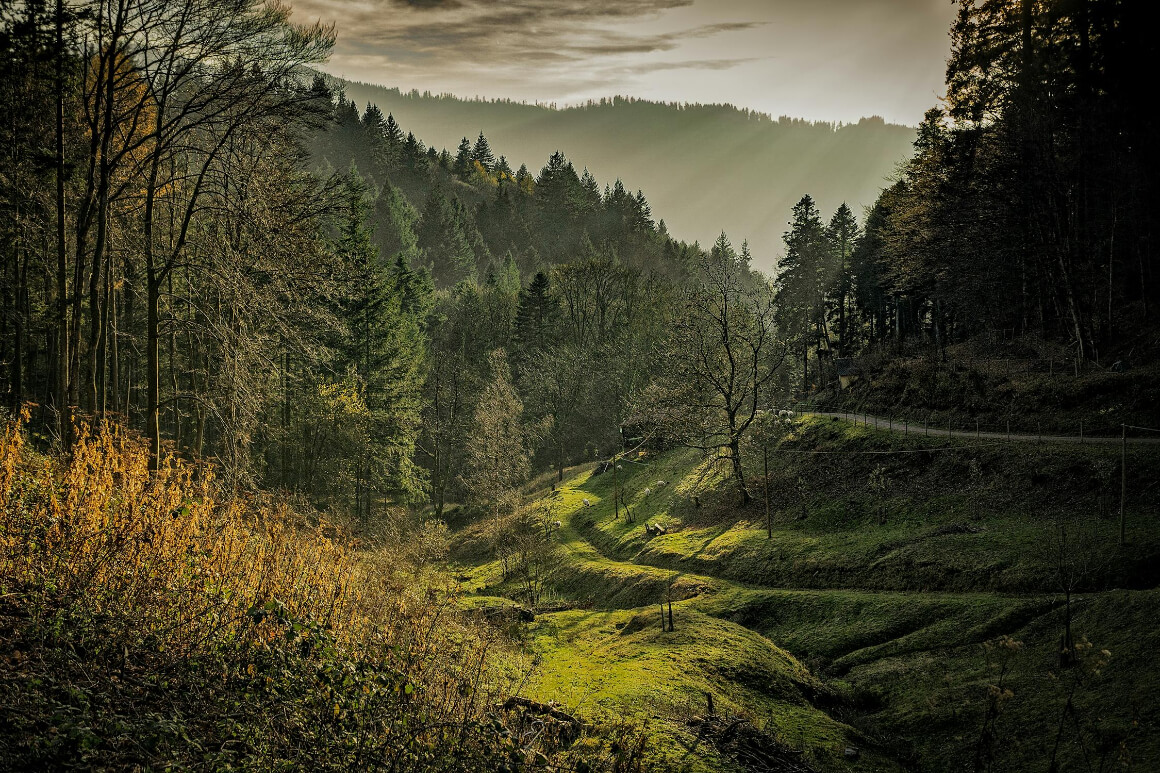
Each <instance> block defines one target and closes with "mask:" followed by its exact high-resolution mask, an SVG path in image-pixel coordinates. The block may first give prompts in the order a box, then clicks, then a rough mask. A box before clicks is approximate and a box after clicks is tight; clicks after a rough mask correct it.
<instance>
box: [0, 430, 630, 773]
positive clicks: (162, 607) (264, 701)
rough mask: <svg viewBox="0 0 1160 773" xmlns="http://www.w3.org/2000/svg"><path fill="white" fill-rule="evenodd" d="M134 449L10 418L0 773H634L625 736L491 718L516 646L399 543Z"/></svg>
mask: <svg viewBox="0 0 1160 773" xmlns="http://www.w3.org/2000/svg"><path fill="white" fill-rule="evenodd" d="M147 459H148V457H147V450H146V447H145V446H144V444H143V443H141V442H140V441H139V440H137V439H135V438H133V437H130V436H127V435H126V434H124V433H122V432H121V431H119V430H118V429H117V428H116V427H113V426H102V427H100V428H97V429H91V428H87V427H80V428H78V430H77V441H76V443H75V445H74V447H73V448H72V449H71V452H70V453H69V454H68V455H67V456H65V457H59V458H58V457H51V456H42V455H40V454H37V453H36V452H34V451H33V450H32V449H30V448H29V447H28V446H27V444H26V442H25V437H24V435H23V428H22V421H21V420H20V419H14V420H10V421H8V422H6V424H5V426H4V429H3V436H2V438H0V659H2V660H3V664H4V665H3V668H2V669H0V768H2V769H14V770H15V769H50V768H51V769H125V768H136V769H149V768H160V767H180V768H195V769H213V770H237V769H249V770H269V769H301V768H308V769H312V770H322V769H390V770H399V771H408V770H413V771H433V770H449V771H450V770H463V771H467V770H523V769H532V768H538V767H541V766H545V765H549V764H551V765H553V766H554V767H556V768H557V769H575V770H600V769H607V770H625V771H628V770H632V769H635V767H634V766H635V765H637V764H638V762H637V761H638V759H639V756H640V743H638V740H639V738H638V734H637V733H636V730H635V729H634V728H632V727H628V726H619V727H616V728H611V729H605V730H603V731H601V730H600V729H599V728H597V729H593V728H587V729H586V731H585V732H584V733H583V734H581V737H580V738H577V732H576V729H575V728H571V727H563V726H560V725H559V723H554V722H552V721H550V718H542V717H537V716H533V715H530V714H528V713H527V712H525V711H523V710H522V709H521V710H520V711H505V710H503V708H502V702H503V701H504V699H505V698H507V697H508V696H509V695H510V694H511V693H512V691H513V690H514V689H515V688H516V686H517V684H518V683H519V680H521V679H523V678H526V667H525V666H524V665H523V664H522V663H521V661H520V659H519V656H518V655H517V654H516V652H515V651H514V650H512V649H510V648H508V647H507V644H506V642H505V641H504V640H503V639H502V637H501V636H500V635H499V634H498V633H497V632H495V631H494V630H492V629H490V628H488V627H486V626H483V627H479V626H474V627H473V626H471V625H470V624H468V622H467V621H466V620H464V619H463V618H462V617H461V616H460V615H459V614H458V613H457V612H455V611H454V608H455V605H454V597H453V594H451V593H449V592H447V589H444V588H440V587H439V586H438V585H437V584H432V583H430V582H425V583H422V582H417V581H415V578H414V577H408V575H407V574H406V573H404V572H400V571H399V566H400V560H401V559H400V552H399V551H398V550H395V549H392V547H391V546H379V547H378V548H376V549H374V550H361V551H360V550H356V549H354V548H353V547H352V545H351V544H349V542H348V541H347V540H345V539H344V538H343V537H342V534H341V532H340V531H338V532H336V530H335V529H334V528H333V527H331V526H328V525H327V524H325V523H320V522H319V520H318V519H317V517H307V516H305V515H302V514H300V513H297V512H295V511H293V510H292V509H290V508H289V507H287V506H285V505H284V504H281V503H280V502H279V501H278V500H277V498H275V497H273V496H270V495H261V494H236V493H231V492H228V491H224V490H222V488H220V487H219V486H218V484H217V483H216V482H215V480H214V477H213V474H212V470H210V469H205V468H194V467H193V466H191V465H189V464H186V463H184V462H182V461H180V460H178V459H174V458H170V459H168V460H166V461H165V462H164V464H163V465H162V466H161V469H160V470H158V471H157V472H155V473H150V471H149V469H148V462H147ZM498 653H502V657H497V656H496V654H498Z"/></svg>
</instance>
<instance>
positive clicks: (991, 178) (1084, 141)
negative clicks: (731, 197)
mask: <svg viewBox="0 0 1160 773" xmlns="http://www.w3.org/2000/svg"><path fill="white" fill-rule="evenodd" d="M1140 13H1141V8H1140V6H1139V5H1138V4H1133V3H1117V2H1088V1H1085V2H1077V3H1067V2H1041V3H1033V2H1024V3H992V2H980V3H960V4H959V9H958V15H957V18H956V21H955V23H954V25H953V27H952V29H951V42H952V51H951V56H950V59H949V60H948V63H947V95H946V98H945V100H944V102H943V104H941V105H939V106H938V107H934V108H932V109H931V110H930V111H928V112H927V114H926V116H925V118H924V119H923V122H922V124H921V126H920V127H919V130H918V138H917V139H916V141H915V145H914V154H913V156H912V157H911V159H910V160H909V161H907V162H906V164H905V165H904V166H903V168H902V170H901V173H900V174H899V175H898V176H897V178H896V179H895V181H894V182H893V184H891V185H889V186H888V187H887V188H886V189H885V190H883V191H882V193H881V195H880V196H879V198H878V200H877V201H876V202H875V203H874V205H873V207H871V208H870V209H869V211H868V213H867V215H866V217H865V219H864V222H863V223H862V228H861V230H858V229H857V228H856V227H855V226H854V224H853V221H852V220H851V219H850V218H849V213H839V214H838V215H835V218H834V220H832V221H830V223H829V227H830V229H832V230H834V229H836V231H837V232H840V233H841V234H842V235H841V237H840V238H841V241H842V244H844V245H847V247H848V249H847V248H846V247H844V248H843V249H841V250H839V251H838V252H836V253H835V252H833V251H830V252H827V251H826V249H825V247H824V237H823V235H822V225H823V224H822V223H821V221H820V220H819V216H818V213H817V212H816V211H815V210H814V208H813V204H812V203H811V201H810V200H809V199H802V200H801V202H800V203H799V204H798V206H797V207H796V208H795V209H794V221H793V230H794V232H795V234H797V235H799V236H800V237H801V239H802V241H801V242H795V243H794V244H792V245H790V246H789V250H788V252H787V261H786V262H785V263H783V265H782V267H781V270H780V277H779V281H780V282H781V283H782V286H783V287H785V288H787V289H788V288H789V287H791V286H798V287H801V288H802V291H803V292H806V294H805V295H803V294H802V293H801V292H799V293H797V297H811V292H812V298H813V299H814V300H813V302H811V303H809V308H808V309H807V310H805V311H803V314H805V315H806V316H810V317H812V318H813V319H814V321H815V324H814V328H815V333H814V334H813V335H814V336H815V338H816V341H817V342H818V347H819V348H820V349H827V350H828V349H830V348H831V347H833V348H834V349H835V350H836V351H837V352H839V353H840V354H841V355H847V356H848V355H849V354H850V353H852V352H858V351H860V350H862V349H864V348H865V347H866V346H867V345H869V344H882V343H886V342H892V343H894V344H898V345H902V344H904V343H905V342H907V341H911V342H918V343H919V344H920V345H921V346H929V345H933V346H936V347H940V348H941V347H945V346H946V345H947V344H948V343H953V342H956V341H963V340H966V339H969V338H972V337H978V336H983V335H990V336H991V337H992V338H1000V339H1001V338H1002V337H1003V335H1004V334H1006V336H1007V337H1008V338H1010V337H1011V336H1013V335H1014V336H1024V335H1030V334H1035V335H1038V336H1041V337H1042V338H1044V339H1046V340H1048V341H1052V342H1055V343H1058V344H1061V345H1063V346H1066V347H1067V348H1068V351H1069V353H1070V356H1071V357H1073V358H1075V359H1078V360H1080V361H1084V360H1098V361H1100V362H1101V363H1102V364H1103V365H1104V366H1108V365H1111V364H1112V361H1113V360H1114V359H1116V358H1118V357H1127V356H1129V355H1130V354H1131V353H1132V352H1133V350H1134V351H1135V355H1136V357H1137V358H1138V359H1150V358H1152V357H1154V356H1155V354H1156V352H1155V351H1154V345H1153V344H1152V343H1150V341H1149V339H1150V336H1149V335H1146V334H1144V335H1142V334H1141V333H1142V331H1144V332H1146V331H1154V330H1155V320H1156V311H1155V302H1154V299H1155V298H1156V297H1157V293H1158V290H1160V288H1158V285H1157V281H1158V277H1157V276H1156V265H1155V254H1156V238H1157V229H1158V220H1157V215H1156V213H1157V209H1156V204H1157V199H1156V196H1157V188H1156V182H1155V180H1156V174H1155V172H1156V170H1157V168H1158V164H1157V157H1156V150H1155V147H1154V143H1153V142H1152V141H1151V140H1150V137H1152V136H1153V135H1154V133H1155V128H1156V127H1155V119H1154V118H1151V117H1148V115H1149V114H1148V113H1147V111H1146V110H1144V111H1142V110H1141V104H1140V102H1139V94H1138V92H1137V91H1136V90H1135V89H1134V87H1132V86H1130V85H1129V84H1130V83H1132V82H1133V81H1132V79H1133V73H1135V72H1138V71H1139V69H1138V68H1140V67H1141V66H1143V65H1144V63H1146V62H1148V61H1150V60H1151V59H1152V57H1153V56H1154V54H1155V51H1156V44H1155V41H1154V40H1152V39H1151V38H1150V37H1148V36H1147V35H1146V34H1145V33H1144V32H1143V29H1144V25H1143V20H1142V18H1140V17H1139V14H1140ZM810 234H812V236H810ZM787 244H788V243H787ZM810 244H813V245H816V246H815V247H812V248H811V247H810V246H808V245H810ZM815 276H817V277H820V278H819V279H818V280H817V281H818V282H820V285H819V286H817V287H816V288H814V289H813V290H812V291H808V290H806V288H808V287H809V286H810V285H811V284H813V283H814V277H815ZM851 312H853V314H851Z"/></svg>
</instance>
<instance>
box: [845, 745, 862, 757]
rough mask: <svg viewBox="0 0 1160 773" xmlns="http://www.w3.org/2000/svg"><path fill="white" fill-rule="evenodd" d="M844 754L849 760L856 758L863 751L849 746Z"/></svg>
mask: <svg viewBox="0 0 1160 773" xmlns="http://www.w3.org/2000/svg"><path fill="white" fill-rule="evenodd" d="M844 756H845V757H846V759H848V760H856V759H858V758H859V757H861V756H862V753H861V752H859V751H858V750H857V749H856V748H855V747H853V746H847V747H846V751H845V752H844Z"/></svg>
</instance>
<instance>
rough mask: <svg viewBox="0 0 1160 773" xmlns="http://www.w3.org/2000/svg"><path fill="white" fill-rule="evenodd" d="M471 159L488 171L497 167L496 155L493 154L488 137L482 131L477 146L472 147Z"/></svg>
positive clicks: (476, 142)
mask: <svg viewBox="0 0 1160 773" xmlns="http://www.w3.org/2000/svg"><path fill="white" fill-rule="evenodd" d="M471 160H472V161H474V162H475V163H477V164H479V165H480V166H482V167H483V168H484V169H485V170H486V171H488V172H490V171H492V169H493V168H494V167H495V156H494V155H492V152H491V145H490V144H488V142H487V137H484V136H483V132H482V131H481V132H480V133H479V139H477V140H476V141H475V147H474V148H472V149H471Z"/></svg>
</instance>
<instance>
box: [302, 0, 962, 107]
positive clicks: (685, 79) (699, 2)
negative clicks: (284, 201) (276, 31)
mask: <svg viewBox="0 0 1160 773" xmlns="http://www.w3.org/2000/svg"><path fill="white" fill-rule="evenodd" d="M292 5H293V6H294V8H295V17H294V18H295V21H298V22H310V21H314V20H316V19H322V20H323V21H325V22H328V23H329V22H334V23H335V24H336V26H337V31H338V45H337V47H336V49H335V51H334V55H333V56H332V58H331V61H330V64H329V65H327V66H326V68H325V69H326V70H327V71H328V72H330V73H332V74H334V75H339V76H343V77H346V78H351V79H354V80H361V81H365V82H367V83H377V84H382V85H386V86H398V87H400V88H402V89H404V90H410V89H412V88H417V89H419V90H420V91H427V90H430V91H432V92H435V93H441V92H446V93H452V94H456V95H458V96H464V97H472V96H482V97H489V98H491V97H506V98H510V99H516V100H521V101H528V102H535V101H540V102H557V103H560V104H566V103H574V102H580V101H583V100H586V99H590V98H599V97H604V96H612V95H614V94H623V95H628V96H635V97H643V98H648V99H654V100H662V101H681V102H730V103H732V104H735V105H737V106H740V107H749V108H753V109H756V110H760V111H763V112H767V113H771V114H773V115H774V116H778V115H790V116H794V117H801V118H809V119H816V120H831V121H847V122H848V121H853V120H857V119H858V118H860V117H862V116H866V115H881V116H883V117H884V118H886V119H887V120H888V121H893V122H898V123H906V124H910V125H915V124H917V123H918V121H919V119H920V118H921V117H922V113H923V111H924V110H925V109H926V108H928V107H930V106H931V105H933V104H934V103H935V102H936V100H937V98H938V96H939V95H940V94H941V92H942V83H943V69H944V63H945V60H946V56H947V53H948V50H949V43H948V38H947V29H948V27H949V25H950V21H951V18H952V16H953V14H954V6H953V5H952V3H951V1H950V0H511V1H510V2H507V1H504V0H292Z"/></svg>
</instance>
